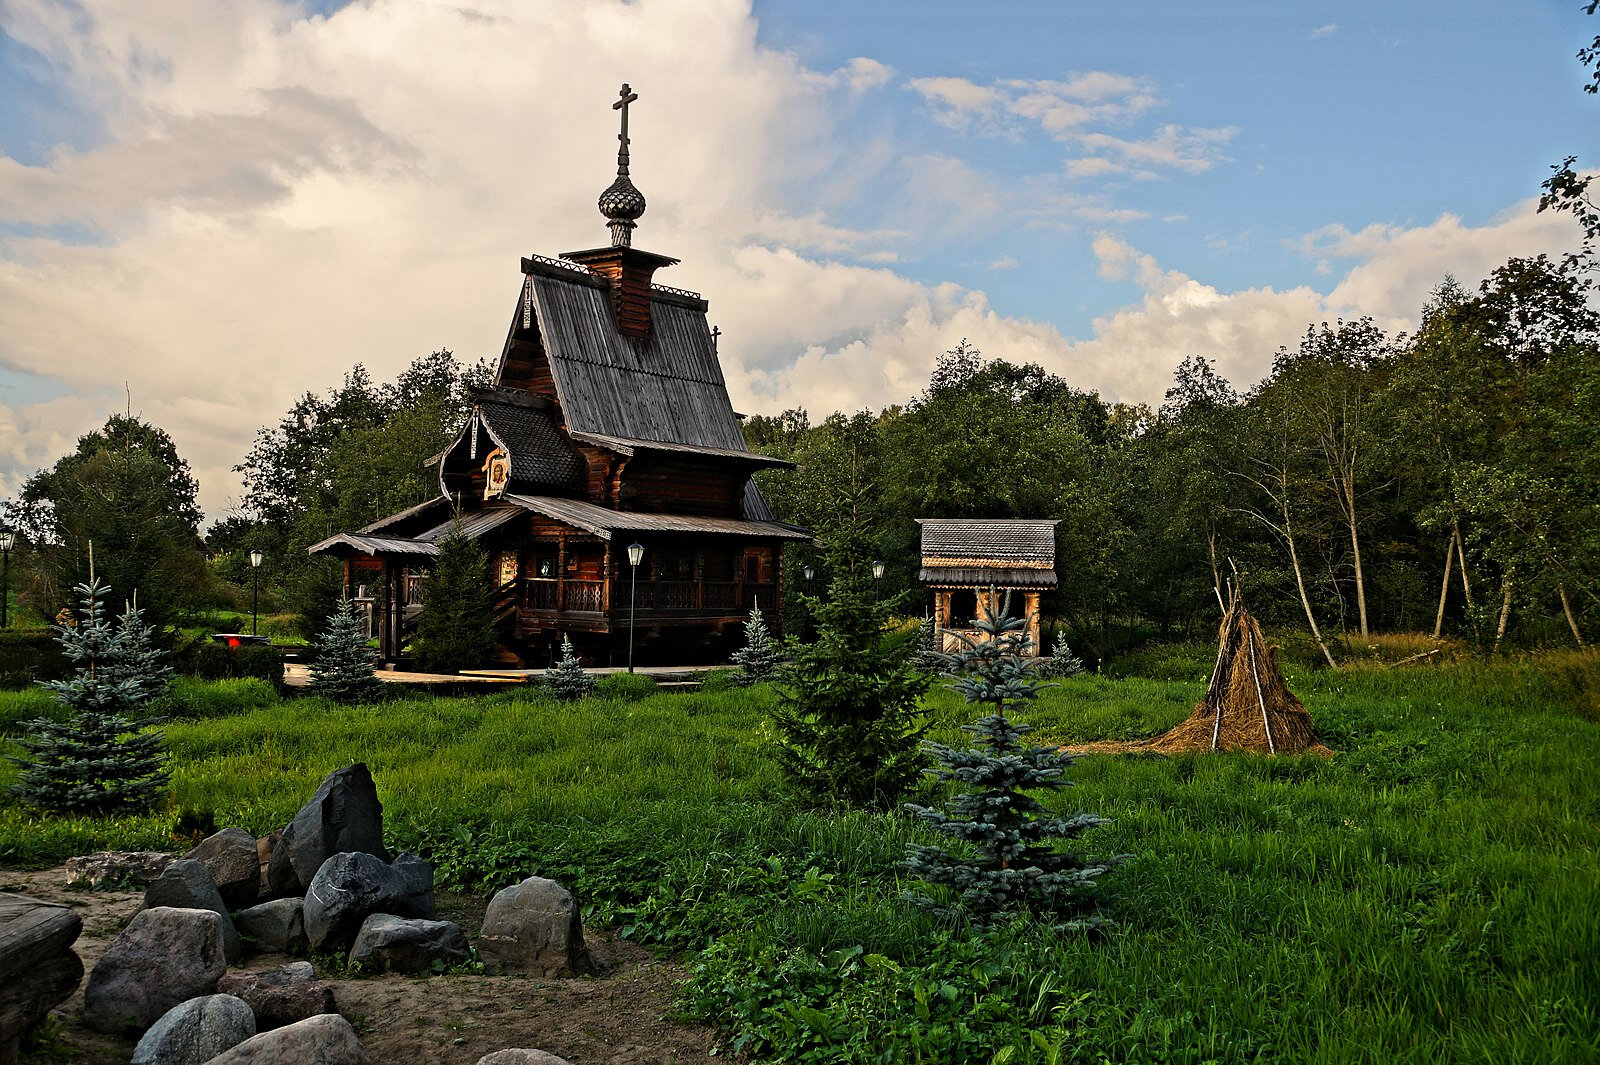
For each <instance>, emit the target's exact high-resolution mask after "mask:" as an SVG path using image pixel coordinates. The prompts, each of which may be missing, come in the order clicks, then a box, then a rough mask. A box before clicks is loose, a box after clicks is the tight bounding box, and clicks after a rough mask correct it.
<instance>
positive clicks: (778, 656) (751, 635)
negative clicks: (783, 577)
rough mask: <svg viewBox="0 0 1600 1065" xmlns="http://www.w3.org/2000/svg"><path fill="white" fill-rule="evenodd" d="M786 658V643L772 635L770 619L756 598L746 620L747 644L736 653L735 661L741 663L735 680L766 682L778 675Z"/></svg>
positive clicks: (745, 640)
mask: <svg viewBox="0 0 1600 1065" xmlns="http://www.w3.org/2000/svg"><path fill="white" fill-rule="evenodd" d="M782 662H783V646H782V645H781V644H780V643H779V642H778V641H777V640H775V639H773V638H772V633H771V631H770V630H768V628H767V620H766V618H764V617H762V616H761V604H760V602H756V603H754V604H753V605H752V606H751V607H750V618H749V620H748V621H746V622H745V623H744V646H743V647H741V648H739V650H737V651H735V652H734V653H733V664H734V665H736V666H738V667H739V668H738V669H737V670H735V671H734V674H733V677H734V680H735V681H737V682H738V683H739V684H740V685H743V686H748V685H751V684H763V683H765V682H767V681H769V680H771V679H772V678H774V677H776V676H777V675H778V666H779V665H780V664H781V663H782Z"/></svg>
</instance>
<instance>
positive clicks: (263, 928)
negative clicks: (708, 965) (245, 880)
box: [233, 899, 307, 954]
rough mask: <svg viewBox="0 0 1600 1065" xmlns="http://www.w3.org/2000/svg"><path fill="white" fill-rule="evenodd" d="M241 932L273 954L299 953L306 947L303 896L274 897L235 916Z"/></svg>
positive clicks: (234, 921) (234, 919) (235, 924)
mask: <svg viewBox="0 0 1600 1065" xmlns="http://www.w3.org/2000/svg"><path fill="white" fill-rule="evenodd" d="M233 923H234V927H236V928H237V929H238V930H239V933H240V934H241V935H246V936H249V937H250V938H251V939H254V940H255V941H256V943H257V945H258V946H260V947H261V949H262V950H264V951H267V952H268V953H272V954H296V953H299V952H300V951H303V950H305V949H306V947H307V941H306V915H305V902H304V901H302V900H301V899H273V900H272V901H271V902H263V903H262V904H261V905H259V906H252V907H250V908H249V909H248V910H240V911H239V912H238V913H237V914H235V915H234V918H233Z"/></svg>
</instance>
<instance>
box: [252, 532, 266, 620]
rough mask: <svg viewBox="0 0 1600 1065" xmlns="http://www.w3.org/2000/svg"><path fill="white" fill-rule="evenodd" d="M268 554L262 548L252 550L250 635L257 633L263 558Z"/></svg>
mask: <svg viewBox="0 0 1600 1065" xmlns="http://www.w3.org/2000/svg"><path fill="white" fill-rule="evenodd" d="M266 557H267V556H266V555H265V554H263V553H262V551H261V548H259V547H258V548H255V549H254V550H252V551H251V552H250V635H252V636H254V635H255V634H256V606H257V605H258V604H259V603H260V602H261V560H262V559H264V558H266Z"/></svg>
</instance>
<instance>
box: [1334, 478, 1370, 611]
mask: <svg viewBox="0 0 1600 1065" xmlns="http://www.w3.org/2000/svg"><path fill="white" fill-rule="evenodd" d="M1339 490H1340V491H1342V492H1343V493H1344V498H1345V508H1344V513H1345V517H1347V518H1349V519H1350V552H1351V554H1352V555H1354V556H1355V564H1356V615H1357V618H1358V620H1359V622H1360V624H1361V638H1362V639H1363V640H1365V639H1366V638H1367V582H1366V580H1365V579H1364V578H1363V575H1362V572H1361V537H1360V536H1359V535H1357V533H1356V486H1355V481H1354V480H1353V479H1352V480H1347V481H1344V482H1343V483H1342V484H1341V485H1340V488H1339Z"/></svg>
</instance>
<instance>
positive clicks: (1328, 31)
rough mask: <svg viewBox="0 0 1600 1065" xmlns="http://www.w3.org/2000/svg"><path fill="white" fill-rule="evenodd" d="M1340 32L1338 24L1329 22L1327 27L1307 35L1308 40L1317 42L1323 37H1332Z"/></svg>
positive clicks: (1321, 27)
mask: <svg viewBox="0 0 1600 1065" xmlns="http://www.w3.org/2000/svg"><path fill="white" fill-rule="evenodd" d="M1338 32H1339V24H1338V23H1337V22H1329V23H1327V24H1326V25H1322V26H1318V27H1317V28H1316V29H1314V30H1312V31H1311V32H1310V33H1308V34H1306V39H1307V40H1309V41H1315V40H1319V39H1321V38H1323V37H1332V36H1333V35H1334V34H1335V33H1338Z"/></svg>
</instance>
